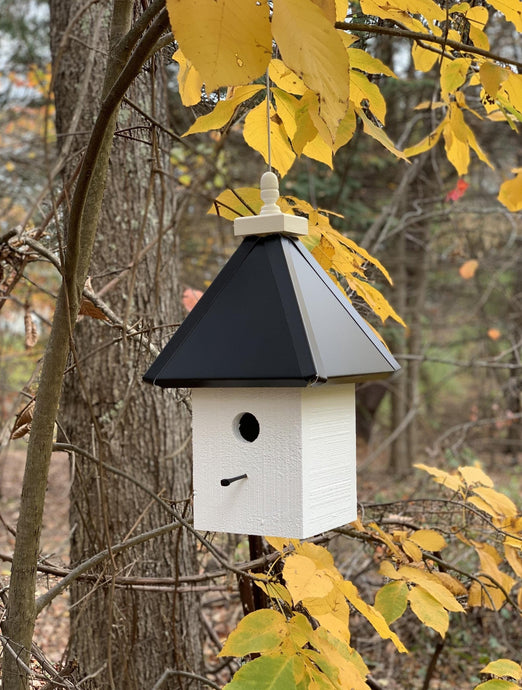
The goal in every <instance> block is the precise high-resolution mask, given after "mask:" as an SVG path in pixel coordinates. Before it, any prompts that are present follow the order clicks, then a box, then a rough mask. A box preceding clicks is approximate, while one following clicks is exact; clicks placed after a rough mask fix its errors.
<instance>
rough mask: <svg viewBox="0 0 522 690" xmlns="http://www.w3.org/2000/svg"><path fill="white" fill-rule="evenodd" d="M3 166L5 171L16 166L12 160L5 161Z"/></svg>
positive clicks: (10, 170)
mask: <svg viewBox="0 0 522 690" xmlns="http://www.w3.org/2000/svg"><path fill="white" fill-rule="evenodd" d="M4 168H5V169H6V170H7V172H13V170H14V169H15V168H16V166H15V164H14V163H13V161H7V163H6V164H5V165H4Z"/></svg>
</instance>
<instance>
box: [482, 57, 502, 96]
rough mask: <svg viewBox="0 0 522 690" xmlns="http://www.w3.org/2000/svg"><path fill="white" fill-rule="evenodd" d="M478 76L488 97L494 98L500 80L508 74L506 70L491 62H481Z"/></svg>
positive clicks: (500, 82)
mask: <svg viewBox="0 0 522 690" xmlns="http://www.w3.org/2000/svg"><path fill="white" fill-rule="evenodd" d="M479 76H480V81H481V84H482V86H483V87H484V90H485V91H486V93H487V94H488V96H489V97H490V98H495V97H496V95H497V93H498V90H499V89H500V86H501V84H502V82H504V81H505V80H506V78H507V76H508V70H507V69H505V67H501V66H500V65H495V64H494V63H493V62H483V63H482V65H480V70H479Z"/></svg>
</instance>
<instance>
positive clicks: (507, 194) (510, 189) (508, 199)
mask: <svg viewBox="0 0 522 690" xmlns="http://www.w3.org/2000/svg"><path fill="white" fill-rule="evenodd" d="M513 172H516V173H517V175H516V177H514V178H513V179H512V180H506V182H503V183H502V184H501V185H500V191H499V193H498V197H497V198H498V200H499V201H500V203H501V204H504V206H505V207H506V208H507V209H508V210H509V211H513V212H515V211H520V210H521V209H522V168H516V169H515V170H513Z"/></svg>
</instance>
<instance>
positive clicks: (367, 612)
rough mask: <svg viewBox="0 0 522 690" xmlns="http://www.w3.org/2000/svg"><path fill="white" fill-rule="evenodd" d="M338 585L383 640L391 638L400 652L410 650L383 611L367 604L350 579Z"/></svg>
mask: <svg viewBox="0 0 522 690" xmlns="http://www.w3.org/2000/svg"><path fill="white" fill-rule="evenodd" d="M337 587H338V588H339V589H340V590H341V592H342V593H343V594H344V596H345V597H346V598H347V599H348V601H349V602H350V604H351V605H352V606H354V607H355V608H356V609H357V611H359V613H361V614H362V615H363V616H364V617H365V618H366V620H367V621H368V622H369V623H370V624H371V625H372V626H373V627H374V628H375V630H376V631H377V632H378V633H379V635H380V636H381V637H382V639H383V640H391V641H392V642H393V644H394V645H395V647H396V648H397V650H398V651H399V652H407V651H408V650H407V649H406V647H405V646H404V645H403V644H402V642H401V641H400V640H399V638H398V637H397V635H396V633H394V632H393V631H392V630H391V629H390V627H389V625H388V623H387V622H386V620H385V619H384V616H383V615H382V613H381V612H380V611H378V610H377V609H376V608H374V607H373V606H370V604H367V603H366V602H365V601H364V600H363V599H361V597H360V596H359V592H358V591H357V587H356V586H355V585H354V584H353V583H352V582H349V581H348V580H343V581H342V582H338V583H337Z"/></svg>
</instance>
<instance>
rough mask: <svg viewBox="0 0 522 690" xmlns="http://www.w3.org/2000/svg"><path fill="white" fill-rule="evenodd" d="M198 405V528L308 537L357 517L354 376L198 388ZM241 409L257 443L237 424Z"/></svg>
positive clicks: (195, 406)
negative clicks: (315, 382)
mask: <svg viewBox="0 0 522 690" xmlns="http://www.w3.org/2000/svg"><path fill="white" fill-rule="evenodd" d="M192 407H193V445H194V526H195V527H196V529H199V530H204V531H207V530H208V531H214V532H233V533H239V534H258V535H267V536H281V537H293V538H306V537H310V536H312V535H314V534H318V533H320V532H322V531H324V530H327V529H331V528H333V527H338V526H340V525H343V524H346V523H347V522H350V521H352V520H354V519H355V518H356V516H357V498H356V488H355V486H356V479H355V396H354V385H353V384H339V385H334V386H324V387H321V386H320V387H315V388H306V389H303V388H221V389H219V388H197V389H194V390H193V392H192ZM245 412H249V413H251V414H253V415H254V416H255V417H256V419H257V420H258V422H259V436H258V437H257V438H256V439H255V440H254V441H253V442H248V441H245V440H244V439H243V438H242V437H241V435H240V433H239V431H238V428H237V425H238V419H239V418H240V417H241V415H242V414H243V413H245ZM243 473H246V474H247V478H246V479H241V480H239V481H237V482H234V483H232V484H231V485H230V486H227V487H223V486H221V484H220V482H221V479H223V478H231V477H235V476H237V475H241V474H243Z"/></svg>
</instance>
